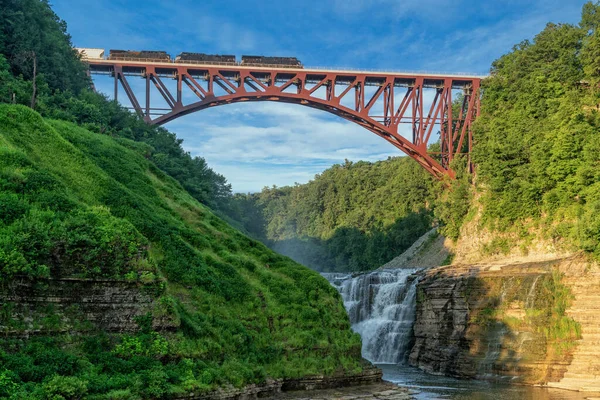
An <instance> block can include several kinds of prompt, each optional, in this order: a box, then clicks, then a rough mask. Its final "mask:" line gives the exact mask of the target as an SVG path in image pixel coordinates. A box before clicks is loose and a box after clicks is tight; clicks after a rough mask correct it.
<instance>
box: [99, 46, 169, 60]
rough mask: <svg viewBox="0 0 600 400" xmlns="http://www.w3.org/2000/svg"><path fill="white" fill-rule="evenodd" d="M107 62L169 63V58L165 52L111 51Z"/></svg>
mask: <svg viewBox="0 0 600 400" xmlns="http://www.w3.org/2000/svg"><path fill="white" fill-rule="evenodd" d="M108 59H109V60H129V61H138V60H139V61H159V62H170V61H171V56H170V55H169V54H168V53H167V52H166V51H156V50H142V51H136V50H113V49H111V50H110V52H109V54H108Z"/></svg>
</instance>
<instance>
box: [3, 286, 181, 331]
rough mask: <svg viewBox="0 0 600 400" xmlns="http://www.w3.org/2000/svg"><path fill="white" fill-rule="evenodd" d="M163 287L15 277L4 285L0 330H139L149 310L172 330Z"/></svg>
mask: <svg viewBox="0 0 600 400" xmlns="http://www.w3.org/2000/svg"><path fill="white" fill-rule="evenodd" d="M158 290H159V288H158V287H155V286H154V285H151V286H141V285H139V284H137V283H133V282H128V281H124V280H114V279H104V280H91V279H48V280H40V281H37V282H31V281H27V280H15V281H14V282H13V283H11V284H10V285H8V286H6V287H4V288H0V334H2V336H5V337H6V336H17V337H24V336H30V335H37V334H49V333H59V332H69V333H82V332H90V331H97V330H101V331H105V332H118V333H124V332H136V331H138V330H139V325H138V323H137V322H136V320H137V318H138V317H141V316H144V315H146V314H148V313H150V314H152V315H153V325H154V328H155V329H158V330H164V329H168V328H172V327H174V326H175V325H174V323H175V321H174V320H172V319H171V318H167V317H165V316H164V313H161V312H160V311H161V310H160V306H159V304H158V303H157V302H156V301H155V298H156V291H158ZM161 314H162V315H163V316H161Z"/></svg>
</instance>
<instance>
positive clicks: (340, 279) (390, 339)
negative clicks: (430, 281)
mask: <svg viewBox="0 0 600 400" xmlns="http://www.w3.org/2000/svg"><path fill="white" fill-rule="evenodd" d="M416 271H418V270H417V269H393V270H392V269H390V270H382V271H375V272H371V273H368V274H361V275H358V276H354V277H353V276H352V275H347V274H323V276H324V277H325V278H327V279H328V280H329V282H331V284H332V285H333V286H335V287H336V288H337V289H338V290H339V291H340V293H341V295H342V298H343V300H344V306H345V307H346V310H347V311H348V315H349V317H350V322H351V324H352V329H353V330H354V331H355V332H357V333H359V334H360V336H361V337H362V342H363V348H362V355H363V357H364V358H366V359H367V360H369V361H371V362H373V363H378V364H398V363H401V362H403V361H404V360H405V359H406V355H407V352H408V351H409V350H410V348H409V346H410V344H411V339H412V328H413V324H414V322H415V309H416V293H417V287H416V281H417V280H416V279H412V280H410V281H408V277H409V276H410V275H412V274H414V273H415V272H416Z"/></svg>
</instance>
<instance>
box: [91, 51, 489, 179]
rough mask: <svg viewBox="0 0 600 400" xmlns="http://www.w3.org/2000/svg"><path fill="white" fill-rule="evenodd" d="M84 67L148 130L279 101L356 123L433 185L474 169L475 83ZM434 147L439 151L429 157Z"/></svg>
mask: <svg viewBox="0 0 600 400" xmlns="http://www.w3.org/2000/svg"><path fill="white" fill-rule="evenodd" d="M85 61H86V62H87V63H89V71H90V73H91V74H105V75H109V76H111V77H113V78H114V98H115V99H117V97H118V94H119V89H120V88H122V90H123V91H124V92H125V94H126V96H127V98H128V100H129V101H130V103H131V106H132V108H133V109H134V110H135V112H137V113H138V114H139V115H140V117H142V118H144V120H145V121H147V122H148V123H150V124H157V125H161V124H165V123H167V122H169V121H172V120H174V119H176V118H178V117H181V116H183V115H187V114H190V113H193V112H196V111H200V110H204V109H206V108H209V107H215V106H219V105H224V104H231V103H237V102H248V101H279V102H285V103H293V104H300V105H304V106H308V107H313V108H316V109H319V110H323V111H327V112H330V113H332V114H335V115H337V116H340V117H342V118H344V119H346V120H348V121H351V122H354V123H356V124H358V125H360V126H362V127H364V128H365V129H367V130H369V131H371V132H373V133H375V134H376V135H378V136H380V137H382V138H383V139H385V140H387V141H388V142H389V143H391V144H392V145H393V146H395V147H397V148H398V149H400V150H401V151H402V152H404V153H406V154H407V155H409V156H410V157H412V158H414V159H415V160H416V161H417V162H418V163H419V164H421V166H423V168H425V169H426V170H427V171H429V172H430V173H431V174H432V175H433V176H434V177H436V178H438V179H443V178H444V177H450V178H454V177H455V172H454V171H453V170H452V169H451V167H450V163H451V161H452V160H453V159H454V158H456V157H459V156H462V155H464V156H466V157H469V165H471V164H470V153H471V150H472V147H473V136H472V129H471V127H472V123H473V121H474V120H475V118H476V117H477V115H478V114H479V88H480V83H481V79H482V77H480V76H468V75H446V74H419V73H416V74H413V73H396V72H368V71H352V70H334V69H317V68H314V69H313V68H304V67H301V66H300V67H292V68H290V67H282V66H277V65H272V66H269V65H261V66H249V65H243V64H241V63H233V65H231V63H224V64H228V65H218V64H217V65H216V64H214V63H206V64H201V63H189V64H187V63H181V62H177V63H174V62H171V61H162V62H161V61H155V60H110V59H89V60H85ZM131 77H137V78H142V79H144V80H145V93H143V94H142V96H143V97H142V96H139V97H138V95H137V94H136V91H134V90H132V86H131V84H130V82H129V81H128V79H129V78H131ZM137 92H140V91H139V90H138V91H137ZM153 92H154V96H156V97H158V96H160V97H159V101H160V103H161V105H162V107H160V108H158V107H153V103H156V99H153V98H152V96H151V93H153ZM185 92H189V93H185ZM165 104H166V106H165ZM403 124H408V126H409V127H410V129H409V130H406V129H405V128H404V129H401V126H406V125H403ZM407 132H408V133H407ZM403 134H404V135H403ZM438 135H439V136H438ZM438 140H439V143H440V149H439V151H436V152H431V151H428V146H429V145H430V144H431V143H434V142H438Z"/></svg>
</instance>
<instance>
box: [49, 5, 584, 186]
mask: <svg viewBox="0 0 600 400" xmlns="http://www.w3.org/2000/svg"><path fill="white" fill-rule="evenodd" d="M583 4H584V1H583V0H530V1H523V0H504V1H492V0H485V1H481V0H480V1H475V0H468V1H467V0H455V1H450V0H402V1H400V0H321V1H312V0H311V1H308V0H306V1H300V0H286V1H274V0H271V1H266V0H264V1H258V0H254V1H235V0H231V1H222V0H221V1H216V0H214V1H213V0H203V1H202V0H194V1H192V0H178V1H166V0H146V1H138V0H103V1H98V0H76V1H75V0H54V1H53V2H52V5H53V8H54V10H55V11H56V12H57V14H58V15H59V16H60V17H61V18H62V19H64V20H65V21H66V22H67V25H68V31H69V33H70V34H71V36H72V39H73V43H74V45H75V46H78V47H99V48H105V49H110V48H113V49H114V48H116V49H135V50H141V49H145V50H150V49H155V50H166V51H167V52H169V53H170V54H172V55H176V54H178V53H179V52H181V51H194V52H204V53H218V54H236V55H237V56H238V57H239V56H240V55H241V54H264V55H282V56H295V57H298V58H299V59H300V60H302V62H303V63H304V64H305V65H307V66H315V67H317V66H322V67H335V68H343V67H351V68H365V69H385V70H397V71H441V72H455V73H456V72H471V73H478V74H486V73H487V72H488V70H489V66H490V64H491V62H492V61H493V60H494V59H496V58H498V57H499V56H501V55H502V54H504V53H506V52H508V51H510V49H511V48H512V46H513V45H514V44H516V43H518V42H520V41H521V40H523V39H531V38H532V37H533V36H534V35H535V34H536V33H537V32H539V31H540V30H542V29H543V28H544V26H545V24H546V23H547V22H564V23H577V22H578V21H579V17H580V13H581V7H582V5H583ZM140 83H141V82H140ZM98 87H99V89H100V90H105V91H107V92H110V88H111V86H110V83H109V82H107V81H102V80H99V81H98ZM123 98H124V96H122V97H121V99H123ZM166 127H167V128H168V129H170V130H172V131H173V132H175V133H177V135H178V137H180V138H182V139H184V147H185V148H186V150H188V151H190V152H191V153H192V154H193V155H200V156H202V157H204V158H206V160H207V161H208V163H209V164H210V166H211V167H212V168H213V169H215V170H216V171H217V172H219V173H222V174H223V175H225V176H226V177H227V179H228V180H229V181H230V182H231V183H232V185H233V189H234V191H237V192H248V191H258V190H260V189H261V188H262V187H264V186H271V185H273V184H275V185H277V186H282V185H289V184H294V183H295V182H299V183H303V182H307V181H308V180H310V179H311V178H312V177H313V176H314V175H315V174H316V173H319V172H321V171H322V170H324V169H325V168H327V167H329V166H331V165H332V164H335V163H340V162H343V161H344V159H350V160H353V161H358V160H369V161H376V160H380V159H385V158H387V157H388V156H397V155H401V153H399V152H398V151H397V150H396V149H395V148H393V147H392V146H391V145H390V144H388V143H387V142H385V141H383V140H382V139H380V138H378V137H376V136H375V135H373V134H372V133H369V132H367V131H366V130H363V129H362V128H360V127H358V126H357V125H354V124H352V123H350V122H346V121H343V120H341V119H339V118H337V117H334V116H331V115H329V114H326V113H324V112H321V111H317V110H313V109H310V108H307V107H301V106H298V105H289V104H279V103H269V102H258V103H253V104H239V103H238V104H233V105H228V106H224V107H217V108H214V109H210V110H205V111H201V112H198V113H194V114H191V115H188V116H186V117H183V118H180V119H177V120H175V121H173V122H171V123H169V124H167V125H166Z"/></svg>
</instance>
